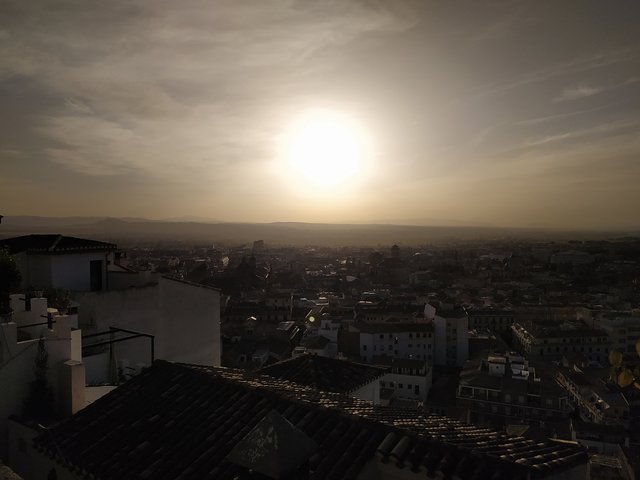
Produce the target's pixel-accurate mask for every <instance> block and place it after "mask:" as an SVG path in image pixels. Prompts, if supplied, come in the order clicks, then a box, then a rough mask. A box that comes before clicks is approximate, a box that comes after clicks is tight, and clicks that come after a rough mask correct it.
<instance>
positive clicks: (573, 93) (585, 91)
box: [554, 77, 640, 102]
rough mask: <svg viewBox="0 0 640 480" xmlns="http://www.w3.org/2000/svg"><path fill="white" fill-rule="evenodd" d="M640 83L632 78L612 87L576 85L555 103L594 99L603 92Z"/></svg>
mask: <svg viewBox="0 0 640 480" xmlns="http://www.w3.org/2000/svg"><path fill="white" fill-rule="evenodd" d="M638 82H640V78H638V77H631V78H629V79H627V80H624V81H623V82H619V83H615V84H611V85H604V86H603V85H599V86H592V85H584V84H581V85H576V86H573V87H568V88H565V89H564V90H563V91H562V93H561V94H560V95H559V96H558V97H556V98H554V102H563V101H566V100H579V99H581V98H586V97H592V96H594V95H598V94H600V93H602V92H606V91H609V90H615V89H618V88H622V87H626V86H629V85H633V84H635V83H638Z"/></svg>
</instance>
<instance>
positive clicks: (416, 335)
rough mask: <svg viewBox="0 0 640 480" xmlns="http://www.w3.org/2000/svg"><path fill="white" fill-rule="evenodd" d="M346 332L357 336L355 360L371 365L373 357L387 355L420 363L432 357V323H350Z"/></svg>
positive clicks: (430, 362) (428, 361)
mask: <svg viewBox="0 0 640 480" xmlns="http://www.w3.org/2000/svg"><path fill="white" fill-rule="evenodd" d="M349 333H350V334H351V335H352V336H353V335H354V334H355V335H357V337H358V357H360V358H361V359H362V360H363V361H366V362H371V361H372V359H373V357H377V356H381V355H382V356H388V357H396V358H408V359H417V360H424V361H426V362H427V363H429V364H432V362H433V358H434V336H433V324H432V323H431V322H429V323H354V324H353V325H350V326H349Z"/></svg>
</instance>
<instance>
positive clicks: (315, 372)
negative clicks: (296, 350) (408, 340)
mask: <svg viewBox="0 0 640 480" xmlns="http://www.w3.org/2000/svg"><path fill="white" fill-rule="evenodd" d="M385 372H386V369H383V368H377V367H372V366H371V365H363V364H361V363H354V362H348V361H346V360H335V359H332V358H326V357H320V356H318V355H302V356H300V357H297V358H292V359H289V360H284V361H282V362H278V363H275V364H273V365H269V366H268V367H265V368H263V369H261V370H259V371H258V373H264V374H266V375H269V376H272V377H274V378H280V379H283V380H289V381H291V382H295V383H298V384H300V385H308V386H310V387H314V388H317V389H319V390H324V391H325V392H339V393H349V392H351V391H353V390H356V389H358V388H360V387H361V386H363V385H366V384H367V383H370V382H372V381H374V380H376V379H377V378H379V377H381V376H382V375H384V374H385Z"/></svg>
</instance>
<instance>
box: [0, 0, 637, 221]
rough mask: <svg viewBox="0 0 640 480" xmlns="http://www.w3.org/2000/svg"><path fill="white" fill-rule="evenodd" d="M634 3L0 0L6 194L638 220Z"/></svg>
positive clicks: (258, 213) (273, 212) (147, 209)
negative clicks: (97, 0)
mask: <svg viewBox="0 0 640 480" xmlns="http://www.w3.org/2000/svg"><path fill="white" fill-rule="evenodd" d="M638 20H640V5H638V4H637V3H636V2H617V3H616V4H615V5H612V4H610V3H608V4H604V3H585V2H578V1H569V2H563V3H562V4H558V3H557V2H535V3H532V2H521V1H491V2H446V3H439V2H419V1H410V0H407V1H402V2H401V1H393V2H391V1H389V2H384V1H363V2H356V1H346V2H345V1H338V0H328V1H324V2H314V3H311V2H294V1H289V0H281V1H280V0H279V1H274V2H243V3H241V4H240V3H239V2H232V1H228V2H227V1H217V2H213V3H211V2H204V1H199V0H189V1H187V2H184V3H181V4H180V5H177V4H174V3H172V2H161V3H154V4H153V5H151V4H148V3H143V2H134V3H129V2H115V3H109V4H108V5H107V4H105V5H98V4H95V5H90V6H89V5H86V4H82V3H80V2H76V1H71V0H69V1H65V2H59V3H56V4H55V6H54V5H50V4H47V3H46V2H42V1H34V2H28V3H24V2H19V1H7V2H3V4H2V5H0V39H1V40H2V41H1V46H0V58H1V59H2V61H1V62H0V102H2V104H3V106H4V107H3V114H2V115H0V118H1V119H2V128H1V129H0V161H1V162H2V166H3V168H2V175H0V204H1V205H2V207H3V212H2V213H3V214H4V215H6V216H11V215H43V216H110V217H145V218H169V217H181V216H185V215H193V216H199V217H206V218H212V219H216V220H220V221H241V222H272V221H302V222H322V223H334V222H335V223H345V222H359V223H366V222H372V223H375V222H380V221H381V220H387V219H391V220H393V219H396V220H397V219H403V220H406V221H407V222H409V223H411V221H412V220H418V219H429V220H434V222H432V223H438V222H439V221H440V222H444V223H445V224H446V223H449V224H451V223H454V224H456V223H457V224H463V225H464V224H472V225H491V226H505V227H553V228H564V227H566V228H612V227H622V228H626V227H638V226H640V221H639V219H638V215H637V205H639V204H640V190H639V189H638V188H637V184H638V179H640V162H639V161H638V157H639V154H640V140H639V139H640V136H639V135H638V134H639V133H640V115H639V113H640V48H639V47H638V45H640V32H639V31H638V29H637V28H636V26H637V22H638ZM309 112H321V115H320V116H318V115H317V114H314V115H315V117H312V120H311V121H310V123H309V125H311V126H310V127H308V128H307V127H304V125H306V124H305V123H304V122H305V120H304V119H305V118H306V117H305V115H308V114H309ZM327 112H328V113H327ZM318 118H320V120H321V121H318ZM301 119H302V120H301ZM327 119H328V120H327ZM301 124H302V125H303V127H304V128H299V127H300V125H301ZM328 124H331V125H333V126H335V125H342V124H344V125H346V126H345V127H344V128H341V129H337V130H334V129H333V127H332V128H329V129H328V128H327V125H328ZM292 132H293V133H292ZM300 132H302V133H300ZM309 132H311V133H309ZM354 132H357V134H356V133H354ZM327 136H329V137H330V139H331V142H324V143H323V140H326V138H327ZM299 138H304V139H305V140H304V143H303V144H302V146H300V145H301V144H300V142H299V141H297V140H296V139H299ZM354 139H355V140H354ZM356 140H357V141H356ZM332 142H333V143H334V144H339V145H341V147H344V148H346V149H347V150H348V151H350V152H352V153H353V152H354V151H356V150H357V152H356V153H357V157H358V158H357V162H356V161H355V160H354V161H353V162H352V160H353V157H348V156H344V157H343V156H342V155H343V150H339V149H336V148H327V150H326V151H325V150H324V149H323V147H324V146H325V144H328V143H329V144H330V143H332ZM292 145H293V146H292ZM330 146H331V145H330ZM319 148H320V152H319V153H318V149H319ZM290 151H295V152H296V155H301V156H302V157H305V156H307V157H308V156H309V155H311V154H313V155H315V156H316V157H319V160H318V159H316V162H321V163H322V162H323V156H324V157H331V161H328V160H327V161H324V163H322V168H321V169H318V165H317V164H316V165H311V166H309V165H306V164H304V161H303V164H304V165H303V166H302V167H301V168H297V169H296V168H294V167H295V166H296V165H298V164H296V163H295V162H296V161H295V159H294V162H293V164H292V162H291V159H290V158H287V155H288V153H287V152H290ZM300 152H302V153H300ZM305 158H306V157H305ZM305 161H306V160H305ZM298 166H299V165H298ZM345 172H346V173H345ZM347 173H348V175H347ZM319 176H324V177H323V178H324V181H320V182H316V181H315V180H317V179H318V177H319ZM338 177H339V178H340V180H341V181H340V182H334V181H333V180H335V179H336V178H338Z"/></svg>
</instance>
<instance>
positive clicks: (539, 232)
mask: <svg viewBox="0 0 640 480" xmlns="http://www.w3.org/2000/svg"><path fill="white" fill-rule="evenodd" d="M34 233H60V234H64V235H75V236H82V237H87V238H94V239H100V240H105V241H112V242H115V243H135V242H154V241H158V242H204V243H250V242H253V241H254V240H258V239H261V240H264V241H265V242H268V243H271V244H279V245H320V246H343V245H344V246H346V245H362V246H375V245H391V244H394V243H401V244H405V245H424V244H427V243H434V242H449V241H454V242H455V241H469V240H485V241H488V240H500V239H503V240H504V239H526V238H529V239H541V240H542V239H571V238H593V239H598V238H607V237H611V236H619V235H631V236H634V235H639V234H640V229H629V230H610V231H602V232H598V231H587V230H582V231H579V230H558V229H534V228H530V229H524V228H500V227H478V226H435V225H434V226H419V225H393V224H337V223H336V224H331V223H303V222H274V223H240V222H218V223H202V222H193V221H175V220H174V221H163V220H149V219H139V218H109V217H39V216H15V217H12V216H5V217H4V218H3V220H2V224H0V238H7V237H11V236H18V235H27V234H34Z"/></svg>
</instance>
